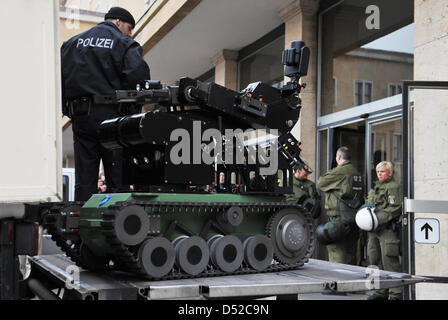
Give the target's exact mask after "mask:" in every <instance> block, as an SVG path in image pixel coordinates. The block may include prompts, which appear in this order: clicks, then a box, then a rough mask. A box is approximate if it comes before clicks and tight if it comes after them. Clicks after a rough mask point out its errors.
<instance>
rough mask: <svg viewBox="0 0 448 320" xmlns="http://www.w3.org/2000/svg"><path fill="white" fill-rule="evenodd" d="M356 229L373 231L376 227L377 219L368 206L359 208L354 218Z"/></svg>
mask: <svg viewBox="0 0 448 320" xmlns="http://www.w3.org/2000/svg"><path fill="white" fill-rule="evenodd" d="M355 221H356V224H357V225H358V227H359V228H360V229H362V230H365V231H374V230H375V229H376V228H377V227H378V217H377V216H376V214H375V208H374V207H370V206H364V207H361V209H359V210H358V212H357V213H356V217H355Z"/></svg>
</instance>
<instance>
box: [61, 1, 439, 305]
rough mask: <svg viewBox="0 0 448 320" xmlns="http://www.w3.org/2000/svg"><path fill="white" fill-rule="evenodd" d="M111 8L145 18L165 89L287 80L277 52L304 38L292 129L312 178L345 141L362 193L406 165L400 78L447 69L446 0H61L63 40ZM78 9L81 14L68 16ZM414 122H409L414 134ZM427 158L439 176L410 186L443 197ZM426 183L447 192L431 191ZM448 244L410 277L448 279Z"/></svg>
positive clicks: (423, 294)
mask: <svg viewBox="0 0 448 320" xmlns="http://www.w3.org/2000/svg"><path fill="white" fill-rule="evenodd" d="M113 5H120V6H122V7H125V8H127V9H129V10H130V11H131V12H132V13H133V15H134V17H135V18H136V20H137V21H138V22H137V25H136V27H135V29H134V35H133V36H134V38H135V39H136V40H137V41H138V42H139V43H140V44H141V45H142V47H143V50H144V55H145V60H146V61H147V62H148V64H149V66H150V69H151V76H152V78H153V79H157V80H161V81H162V82H163V83H166V84H174V83H176V81H178V79H179V78H181V77H183V76H189V77H192V78H197V79H199V80H202V81H214V82H216V83H218V84H221V85H223V86H226V87H228V88H230V89H234V90H242V89H244V88H245V87H246V86H247V84H249V83H251V82H253V81H263V82H265V83H269V84H271V85H273V86H281V85H282V84H283V83H284V81H285V79H284V77H283V65H282V63H281V53H282V50H284V49H285V48H288V47H289V43H290V42H291V41H292V40H302V41H305V42H306V44H307V46H308V47H309V48H310V49H311V53H312V54H311V59H310V64H309V71H308V75H307V76H306V77H304V78H303V79H302V81H303V82H306V84H307V87H306V89H305V90H304V91H303V92H302V94H301V98H302V105H303V107H302V111H301V116H300V119H299V121H298V123H297V124H296V126H295V127H294V128H293V130H292V132H293V134H294V135H295V136H296V138H298V139H299V140H300V141H302V149H303V154H302V155H303V156H304V158H305V159H306V160H307V161H308V162H309V163H310V164H311V165H312V167H313V168H314V169H315V170H314V174H313V175H312V176H311V179H313V180H317V178H318V177H319V176H320V175H321V174H323V173H325V172H326V171H327V170H329V169H331V168H332V167H334V166H335V162H334V158H335V152H336V149H337V148H338V147H339V146H341V145H347V146H348V147H349V148H350V149H351V150H352V151H353V155H354V156H353V162H354V164H355V165H356V166H357V167H358V169H359V171H360V172H362V173H363V176H364V178H365V181H366V192H367V191H368V190H369V188H370V187H371V185H372V183H373V181H374V180H375V171H374V167H375V165H376V163H378V162H379V161H381V160H390V161H392V162H393V163H394V165H395V173H394V175H395V178H396V179H397V180H398V181H401V180H402V179H403V177H404V176H406V174H407V172H403V168H404V165H403V163H404V161H405V160H406V159H407V156H408V155H405V154H403V144H406V143H408V141H404V136H403V128H402V117H403V115H402V113H403V111H402V110H403V106H402V94H403V81H405V80H434V81H435V80H438V81H440V80H445V78H446V76H445V74H446V71H448V62H447V60H446V59H444V57H445V56H446V55H444V54H445V53H446V51H448V40H447V39H448V37H447V34H448V31H447V28H446V25H447V24H448V18H447V17H448V15H447V13H448V3H445V1H438V0H426V1H424V0H400V1H388V0H320V1H319V0H275V1H274V0H226V1H220V0H176V1H173V0H151V1H144V0H120V1H119V0H113V1H82V0H79V1H75V0H73V1H69V0H67V1H61V42H62V41H63V40H65V39H67V38H68V37H69V36H71V35H72V34H76V33H79V32H80V31H82V30H84V29H87V28H89V27H90V26H92V25H93V24H95V23H98V22H99V21H101V20H102V17H103V16H104V13H105V12H106V11H107V10H108V8H109V7H110V6H113ZM76 10H78V11H76ZM73 15H75V16H76V15H77V16H76V17H79V19H78V20H79V21H77V20H76V19H74V20H73V19H72V20H70V19H71V17H73ZM405 94H407V93H405ZM412 99H414V96H412ZM418 99H422V98H421V95H419V94H417V93H416V95H415V101H414V100H412V102H413V103H414V104H415V105H417V104H418V103H419V100H418ZM431 99H434V101H433V102H432V103H431V104H432V105H434V106H436V107H434V111H431V114H427V113H425V112H422V113H421V114H420V113H419V114H418V116H419V119H420V120H422V121H423V123H426V124H427V122H428V121H434V119H433V118H431V116H432V117H434V113H435V114H436V115H439V117H437V116H436V118H438V119H439V120H440V121H442V123H439V125H440V126H441V127H440V128H438V129H437V130H440V131H439V133H445V134H446V133H447V132H446V131H448V129H446V126H445V127H444V126H443V123H445V124H446V122H443V119H447V118H448V117H446V115H447V114H446V111H445V109H446V108H445V109H444V108H443V106H442V105H441V101H442V100H443V99H442V97H441V96H440V94H434V95H432V97H431ZM420 101H421V100H420ZM420 103H422V104H424V103H423V102H420ZM445 121H446V120H445ZM418 125H420V122H418V121H417V122H415V123H414V126H416V127H415V130H418V128H417V126H418ZM421 125H423V124H421ZM432 129H433V130H434V128H432ZM69 131H71V130H65V131H64V139H65V141H67V142H68V143H64V146H65V147H66V148H67V149H66V151H64V153H65V159H66V160H65V161H66V162H65V164H66V166H70V164H71V160H70V150H69V146H70V143H71V142H70V134H69ZM423 133H424V134H422V135H420V136H416V141H415V143H416V144H417V145H419V144H418V143H420V141H422V144H424V142H429V141H431V135H432V136H434V131H432V133H431V130H429V129H428V130H426V131H424V130H423ZM420 137H421V138H420ZM440 143H441V144H442V145H444V144H447V142H445V141H444V140H443V141H440ZM425 145H426V144H425ZM422 150H426V149H425V148H423V149H422ZM430 154H431V156H434V157H437V159H439V160H440V161H436V162H434V161H433V162H434V163H433V162H431V166H432V167H431V168H432V171H431V170H429V171H428V170H426V171H425V174H424V175H423V176H422V179H417V180H415V181H413V183H415V188H416V190H417V191H418V192H417V194H418V195H421V197H427V198H428V197H429V198H431V200H448V196H447V194H448V193H447V192H444V191H446V190H445V189H447V188H448V187H447V185H448V184H447V183H446V182H448V170H447V169H446V167H444V166H443V165H442V163H444V161H445V160H446V159H445V157H447V156H442V157H441V156H440V155H434V154H433V153H430ZM413 160H414V161H416V166H417V162H418V163H419V164H418V165H420V166H424V164H425V161H428V159H426V157H425V154H424V153H418V154H415V155H414V157H413ZM422 170H423V169H422ZM423 171H424V170H423ZM427 185H432V186H434V185H435V186H436V187H437V188H438V190H443V192H437V196H435V195H434V194H433V193H431V192H430V191H431V190H430V189H429V187H426V186H427ZM432 190H434V189H432ZM417 194H416V196H417ZM437 219H439V220H440V222H441V233H443V231H448V230H447V229H448V226H447V223H448V221H446V219H445V218H443V216H440V217H439V216H437ZM408 241H413V239H410V240H409V239H408ZM447 248H448V240H446V239H441V241H440V243H438V244H436V245H434V246H433V247H432V248H429V247H425V246H424V245H418V244H416V245H415V250H414V252H412V255H411V256H412V259H413V263H414V267H415V272H416V273H417V274H421V275H436V276H438V277H448V270H447V267H446V265H448V264H447V263H446V261H447V259H448V256H447V255H446V252H448V250H447ZM432 256H436V257H437V258H429V257H432ZM423 261H425V262H424V263H423ZM428 261H430V262H428ZM407 267H408V266H406V268H407ZM406 270H408V269H406ZM408 271H409V270H408ZM412 291H413V293H411V294H413V295H414V296H416V297H417V298H434V299H439V298H444V299H446V298H448V287H447V285H446V284H420V285H418V286H417V287H416V288H414V289H413V290H412Z"/></svg>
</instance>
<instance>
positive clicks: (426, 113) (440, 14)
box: [404, 0, 448, 300]
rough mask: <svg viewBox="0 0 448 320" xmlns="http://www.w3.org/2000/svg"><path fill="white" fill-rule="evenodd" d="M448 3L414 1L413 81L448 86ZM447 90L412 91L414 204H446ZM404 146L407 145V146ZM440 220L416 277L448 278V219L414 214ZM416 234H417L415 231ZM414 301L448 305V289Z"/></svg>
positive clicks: (439, 287) (431, 287)
mask: <svg viewBox="0 0 448 320" xmlns="http://www.w3.org/2000/svg"><path fill="white" fill-rule="evenodd" d="M447 25H448V3H447V2H446V1H425V0H415V1H414V79H415V80H429V81H446V80H447V74H448V60H447V59H446V56H447V54H448V29H447ZM447 100H448V90H429V89H425V90H421V89H417V90H414V198H415V199H419V200H444V201H448V169H447V167H448V154H447V152H445V151H441V150H447V148H448V140H447V139H446V137H447V136H448V110H447V108H446V101H447ZM405 142H406V141H404V143H405ZM415 218H416V219H417V218H424V219H428V218H430V219H437V220H439V222H440V241H439V243H436V244H419V243H415V273H416V274H422V275H428V276H441V277H446V276H448V264H447V263H446V261H447V259H448V238H447V236H446V235H447V234H448V214H429V213H417V212H416V213H415ZM417 231H418V230H417ZM415 290H416V298H417V299H418V300H419V299H429V300H432V299H437V300H439V299H445V300H446V299H448V284H440V283H422V284H417V285H416V289H415Z"/></svg>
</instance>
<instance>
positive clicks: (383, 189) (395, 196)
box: [367, 178, 402, 227]
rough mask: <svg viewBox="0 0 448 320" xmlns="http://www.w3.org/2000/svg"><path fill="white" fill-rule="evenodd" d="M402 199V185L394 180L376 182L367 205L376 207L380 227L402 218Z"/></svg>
mask: <svg viewBox="0 0 448 320" xmlns="http://www.w3.org/2000/svg"><path fill="white" fill-rule="evenodd" d="M401 197H402V192H401V185H400V184H399V183H398V182H396V181H395V180H393V179H392V178H389V179H387V180H383V181H376V182H375V186H374V187H373V188H372V189H371V190H370V192H369V194H368V196H367V203H369V204H373V205H375V213H376V215H377V217H378V227H379V226H381V225H384V224H386V223H388V222H389V221H393V220H397V219H398V218H399V217H400V215H401V211H402V210H401V209H402V207H401Z"/></svg>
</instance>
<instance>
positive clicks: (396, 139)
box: [392, 133, 403, 164]
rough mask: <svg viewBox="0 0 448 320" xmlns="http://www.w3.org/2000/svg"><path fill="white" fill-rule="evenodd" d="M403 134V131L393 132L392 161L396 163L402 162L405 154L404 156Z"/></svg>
mask: <svg viewBox="0 0 448 320" xmlns="http://www.w3.org/2000/svg"><path fill="white" fill-rule="evenodd" d="M402 141H403V139H402V135H401V133H393V135H392V162H394V164H396V163H398V164H400V163H402V161H403V156H402Z"/></svg>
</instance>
